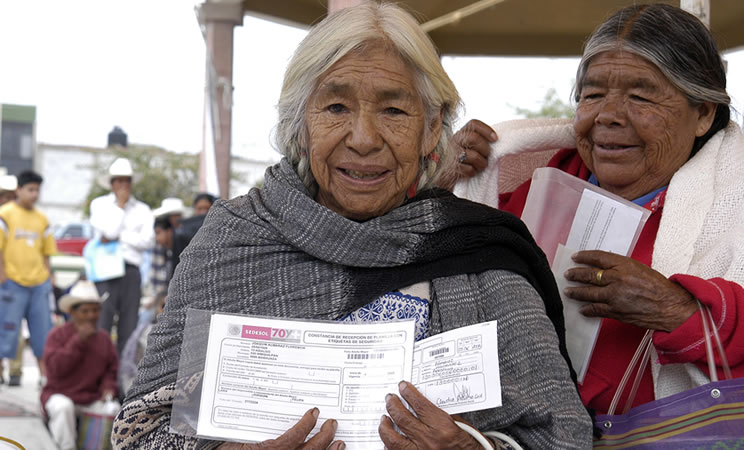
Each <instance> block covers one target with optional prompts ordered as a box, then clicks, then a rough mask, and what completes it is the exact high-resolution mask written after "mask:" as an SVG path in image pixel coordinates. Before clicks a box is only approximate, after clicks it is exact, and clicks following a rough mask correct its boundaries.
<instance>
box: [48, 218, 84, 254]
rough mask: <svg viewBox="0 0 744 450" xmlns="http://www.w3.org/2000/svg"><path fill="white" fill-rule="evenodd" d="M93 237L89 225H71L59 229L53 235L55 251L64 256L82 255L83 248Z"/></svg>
mask: <svg viewBox="0 0 744 450" xmlns="http://www.w3.org/2000/svg"><path fill="white" fill-rule="evenodd" d="M92 237H93V228H92V227H91V226H90V224H89V223H71V224H68V225H65V226H63V227H61V228H59V229H58V230H57V231H55V233H54V239H55V240H56V241H57V251H58V252H59V253H63V254H66V255H78V256H82V255H83V247H85V244H87V243H88V241H89V240H90V239H91V238H92Z"/></svg>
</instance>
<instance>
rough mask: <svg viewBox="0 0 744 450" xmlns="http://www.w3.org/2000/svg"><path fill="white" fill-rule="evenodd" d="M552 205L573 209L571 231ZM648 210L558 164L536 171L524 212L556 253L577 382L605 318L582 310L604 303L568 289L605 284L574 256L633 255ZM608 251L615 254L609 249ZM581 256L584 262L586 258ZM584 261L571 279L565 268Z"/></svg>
mask: <svg viewBox="0 0 744 450" xmlns="http://www.w3.org/2000/svg"><path fill="white" fill-rule="evenodd" d="M553 199H557V201H555V202H554V201H553ZM551 207H555V208H560V210H561V211H560V215H561V216H564V218H565V216H566V211H567V210H568V211H575V212H574V213H573V219H572V221H571V228H570V229H569V230H568V232H567V234H566V233H565V230H563V229H561V224H558V223H555V221H553V220H551V219H550V218H551V217H552V216H553V214H552V211H551ZM537 208H540V211H541V214H537V213H536V211H537ZM556 214H558V213H556ZM648 216H649V212H648V210H645V209H644V208H642V207H640V206H638V205H635V204H633V203H632V202H630V201H627V200H624V199H622V198H620V197H618V196H615V195H613V194H610V193H609V192H606V191H604V190H603V189H601V188H599V187H598V186H594V185H592V184H590V183H587V182H586V181H584V180H580V179H578V178H576V177H573V176H571V175H568V174H565V173H563V172H561V171H559V170H555V169H538V170H537V171H535V176H534V177H533V183H532V187H531V188H530V194H529V196H528V198H527V203H526V205H525V214H524V216H523V218H524V220H525V223H526V224H527V226H528V228H530V230H531V231H533V233H534V234H535V239H536V240H537V242H538V244H539V245H540V246H541V247H542V248H543V249H544V250H545V252H546V253H548V254H550V253H553V252H554V254H555V257H554V259H553V263H552V269H553V273H554V274H555V279H556V283H557V284H558V288H559V291H560V293H561V298H562V300H563V308H564V309H563V314H564V319H565V322H566V347H567V348H568V354H569V356H570V358H571V362H572V364H573V365H574V369H575V370H576V373H577V375H578V380H579V382H582V381H583V380H584V376H585V375H586V369H587V367H588V365H589V360H590V358H591V354H592V350H593V348H594V343H595V342H596V338H597V335H598V334H599V326H600V322H601V319H600V318H599V317H586V316H585V315H584V314H582V311H587V308H593V307H600V308H601V306H588V305H586V303H585V301H588V300H590V298H589V297H586V298H582V299H581V300H584V301H579V300H577V299H574V298H571V297H569V296H568V295H567V293H568V292H571V293H575V292H580V291H577V289H578V290H581V289H591V287H589V288H587V287H582V286H585V285H581V284H580V283H582V282H583V283H589V284H592V285H594V286H595V287H596V286H602V285H603V280H602V276H603V274H604V272H603V271H598V270H596V269H591V270H588V269H586V267H587V266H586V265H585V264H579V263H578V262H577V261H576V260H574V259H573V258H572V256H573V255H574V254H575V253H576V252H581V251H587V250H601V251H602V252H601V253H605V252H609V253H614V254H616V255H625V256H629V255H630V254H631V253H632V252H633V247H634V246H635V243H636V241H637V240H638V236H639V235H640V231H641V229H642V228H643V225H644V224H645V222H646V219H647V218H648ZM546 225H547V226H546ZM551 228H552V229H551ZM579 255H583V253H580V254H579ZM605 255H606V257H611V256H612V255H609V254H608V253H605ZM579 258H580V257H579ZM622 259H623V260H627V259H628V258H625V257H622ZM579 261H581V262H585V261H583V260H582V259H579ZM587 263H588V262H587ZM582 266H583V267H585V268H584V269H582V272H580V273H582V274H583V276H584V278H585V279H578V278H570V277H569V278H568V279H567V277H566V274H572V273H574V270H576V268H577V267H582ZM569 280H570V281H569ZM606 281H607V280H606V279H605V280H604V282H606ZM584 292H586V291H584Z"/></svg>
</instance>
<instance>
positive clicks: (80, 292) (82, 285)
mask: <svg viewBox="0 0 744 450" xmlns="http://www.w3.org/2000/svg"><path fill="white" fill-rule="evenodd" d="M108 295H109V294H108V292H105V293H104V294H103V295H102V296H101V295H98V289H97V288H96V285H95V283H93V282H92V281H88V280H80V281H78V282H77V283H75V285H74V286H72V289H70V293H69V294H66V295H63V296H62V298H61V299H59V309H60V311H62V312H64V313H67V314H69V313H70V311H71V310H72V307H73V306H75V305H77V304H79V303H99V304H100V303H103V302H104V300H106V299H107V298H108Z"/></svg>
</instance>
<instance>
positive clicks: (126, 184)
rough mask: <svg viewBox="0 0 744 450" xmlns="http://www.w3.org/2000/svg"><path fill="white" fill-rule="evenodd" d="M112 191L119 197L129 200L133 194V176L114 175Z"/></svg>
mask: <svg viewBox="0 0 744 450" xmlns="http://www.w3.org/2000/svg"><path fill="white" fill-rule="evenodd" d="M111 191H112V192H113V193H114V195H116V198H117V199H123V200H122V201H127V200H129V196H130V195H132V177H114V178H112V179H111Z"/></svg>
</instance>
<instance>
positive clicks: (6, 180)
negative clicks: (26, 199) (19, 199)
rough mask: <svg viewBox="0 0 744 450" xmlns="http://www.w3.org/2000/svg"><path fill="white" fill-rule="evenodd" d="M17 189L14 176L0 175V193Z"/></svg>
mask: <svg viewBox="0 0 744 450" xmlns="http://www.w3.org/2000/svg"><path fill="white" fill-rule="evenodd" d="M17 188H18V178H16V177H15V175H0V191H15V190H16V189H17Z"/></svg>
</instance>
